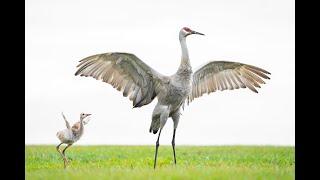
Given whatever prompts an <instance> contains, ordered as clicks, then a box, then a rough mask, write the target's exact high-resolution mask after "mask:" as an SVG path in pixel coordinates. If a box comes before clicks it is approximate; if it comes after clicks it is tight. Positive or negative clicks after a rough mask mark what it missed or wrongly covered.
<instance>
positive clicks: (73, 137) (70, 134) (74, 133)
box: [56, 113, 91, 168]
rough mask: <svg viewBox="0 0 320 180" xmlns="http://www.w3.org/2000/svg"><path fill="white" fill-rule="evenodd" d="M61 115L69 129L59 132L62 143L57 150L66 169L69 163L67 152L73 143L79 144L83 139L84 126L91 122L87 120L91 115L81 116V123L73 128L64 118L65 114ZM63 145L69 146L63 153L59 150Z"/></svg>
mask: <svg viewBox="0 0 320 180" xmlns="http://www.w3.org/2000/svg"><path fill="white" fill-rule="evenodd" d="M61 114H62V117H63V119H64V121H65V123H66V127H67V129H64V130H61V131H59V132H57V134H56V135H57V137H58V139H59V140H60V142H61V143H60V144H59V145H58V146H57V147H56V148H57V151H58V152H59V153H60V155H61V156H62V158H63V161H64V168H66V165H67V163H68V159H67V158H66V156H65V151H66V149H67V148H69V147H70V146H71V145H72V144H73V143H75V142H77V141H78V140H79V139H80V138H81V136H82V135H83V131H84V125H86V124H87V123H88V122H89V119H88V118H87V119H86V120H85V118H86V117H88V116H90V115H91V114H85V113H81V114H80V121H78V122H76V123H75V124H74V125H73V126H72V127H70V124H69V122H68V121H67V118H66V117H65V116H64V114H63V113H61ZM61 144H67V146H66V147H65V148H64V149H63V151H62V152H61V151H60V149H59V147H60V145H61Z"/></svg>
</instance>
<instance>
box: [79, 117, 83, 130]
mask: <svg viewBox="0 0 320 180" xmlns="http://www.w3.org/2000/svg"><path fill="white" fill-rule="evenodd" d="M83 119H84V118H82V117H80V129H79V131H80V132H82V131H83Z"/></svg>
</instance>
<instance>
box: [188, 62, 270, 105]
mask: <svg viewBox="0 0 320 180" xmlns="http://www.w3.org/2000/svg"><path fill="white" fill-rule="evenodd" d="M267 74H270V73H269V72H268V71H266V70H264V69H262V68H259V67H256V66H252V65H248V64H243V63H238V62H228V61H211V62H208V63H207V64H205V65H203V66H202V67H200V68H199V69H198V70H196V71H195V73H194V74H193V77H192V80H193V81H192V92H191V93H190V95H189V97H188V102H191V101H193V99H195V98H198V97H201V96H202V95H203V94H204V93H208V94H210V93H211V92H215V91H216V90H220V91H224V90H226V89H229V90H233V89H240V88H246V87H248V88H249V89H250V90H251V91H253V92H256V93H257V92H258V91H257V90H256V88H260V87H261V86H260V84H265V81H263V80H262V78H263V79H270V78H269V77H268V76H267Z"/></svg>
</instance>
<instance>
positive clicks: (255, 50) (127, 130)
mask: <svg viewBox="0 0 320 180" xmlns="http://www.w3.org/2000/svg"><path fill="white" fill-rule="evenodd" d="M294 18H295V17H294V1H293V0H282V1H278V0H242V1H238V0H221V1H218V0H215V1H212V0H208V1H201V0H197V1H194V0H184V1H164V0H162V1H150V0H143V1H129V0H128V1H123V0H122V1H121V0H117V1H106V0H90V1H89V0H88V1H80V0H68V1H63V0H54V1H49V0H28V1H26V87H25V94H26V104H25V105H26V111H25V112H26V114H25V115H26V119H25V125H26V139H25V141H26V144H58V143H59V141H58V139H57V137H56V136H55V135H56V132H57V131H58V130H61V129H64V128H65V124H64V121H63V118H62V117H61V112H62V111H63V112H64V114H65V115H66V117H67V119H69V121H70V122H71V123H73V122H75V121H78V120H79V116H80V113H81V112H85V113H92V114H93V115H92V117H91V121H90V122H89V123H88V125H86V126H85V134H84V136H83V137H82V139H80V140H79V142H78V143H77V144H152V145H154V144H155V141H156V138H157V137H156V135H153V134H150V133H149V132H148V130H149V126H150V123H151V114H152V110H153V108H154V106H155V104H156V102H157V100H155V101H153V102H152V103H151V104H149V105H147V106H144V107H142V108H135V109H132V102H131V101H130V100H129V99H128V98H125V97H122V93H120V92H119V91H117V90H115V89H113V88H112V86H111V85H109V84H106V83H103V82H101V81H97V80H95V79H93V78H86V77H79V76H74V73H75V71H76V65H77V64H78V61H79V60H80V59H82V58H85V57H87V56H90V55H94V54H98V53H104V52H113V51H118V52H130V53H134V54H135V55H137V56H138V57H139V58H140V59H142V60H143V61H144V62H145V63H147V64H148V65H149V66H151V67H153V68H154V69H156V70H157V71H158V72H160V73H162V74H165V75H171V74H173V73H174V72H175V71H176V70H177V68H178V66H179V63H180V56H181V51H180V44H179V41H178V33H179V30H180V29H181V28H182V27H184V26H187V27H190V28H191V29H193V30H196V31H198V32H201V33H204V34H206V36H189V37H188V39H187V45H188V49H189V56H190V59H191V65H192V66H193V69H196V68H197V67H198V66H200V65H202V64H204V63H205V62H207V61H211V60H227V61H238V62H242V63H247V64H251V65H255V66H258V67H261V68H264V69H266V70H268V71H270V72H271V73H272V74H271V80H268V81H267V84H265V85H262V88H261V89H259V93H258V94H255V93H253V92H251V91H250V90H248V89H247V88H246V89H241V90H234V91H223V92H220V91H219V92H215V93H211V94H210V95H204V96H203V97H201V98H197V99H195V101H193V102H192V103H191V104H190V105H189V106H187V107H186V108H185V110H184V111H183V112H182V113H183V115H182V116H181V118H180V123H179V126H178V130H177V135H176V144H177V145H231V144H244V145H248V144H250V145H251V144H255V145H294V144H295V142H294V141H295V115H294V111H295V97H294V96H295V90H294V86H295V77H294V73H295V70H294V68H295V64H294V58H295V56H294V52H295V44H294V43H295V42H294V41H295V39H294V34H295V30H294ZM172 132H173V123H172V120H171V119H169V120H168V121H167V124H166V126H165V127H164V129H163V131H162V133H161V139H160V144H170V143H171V138H172Z"/></svg>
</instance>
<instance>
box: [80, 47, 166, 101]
mask: <svg viewBox="0 0 320 180" xmlns="http://www.w3.org/2000/svg"><path fill="white" fill-rule="evenodd" d="M79 62H80V63H79V64H78V65H77V67H78V70H77V71H76V73H75V75H80V76H85V77H93V78H95V79H97V80H102V81H103V82H106V83H108V84H110V85H112V87H114V88H115V89H117V90H118V91H122V93H123V96H125V97H127V96H129V99H130V100H131V101H133V106H134V107H141V106H143V105H146V104H149V103H150V102H152V100H153V99H154V98H155V96H156V95H157V94H158V93H159V92H160V89H161V87H162V86H161V84H162V82H163V78H165V76H163V75H161V74H159V73H158V72H156V71H155V70H154V69H152V68H151V67H149V66H148V65H147V64H145V63H144V62H143V61H142V60H140V59H139V58H138V57H137V56H135V55H134V54H129V53H118V52H114V53H104V54H97V55H93V56H89V57H86V58H84V59H82V60H80V61H79Z"/></svg>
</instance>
